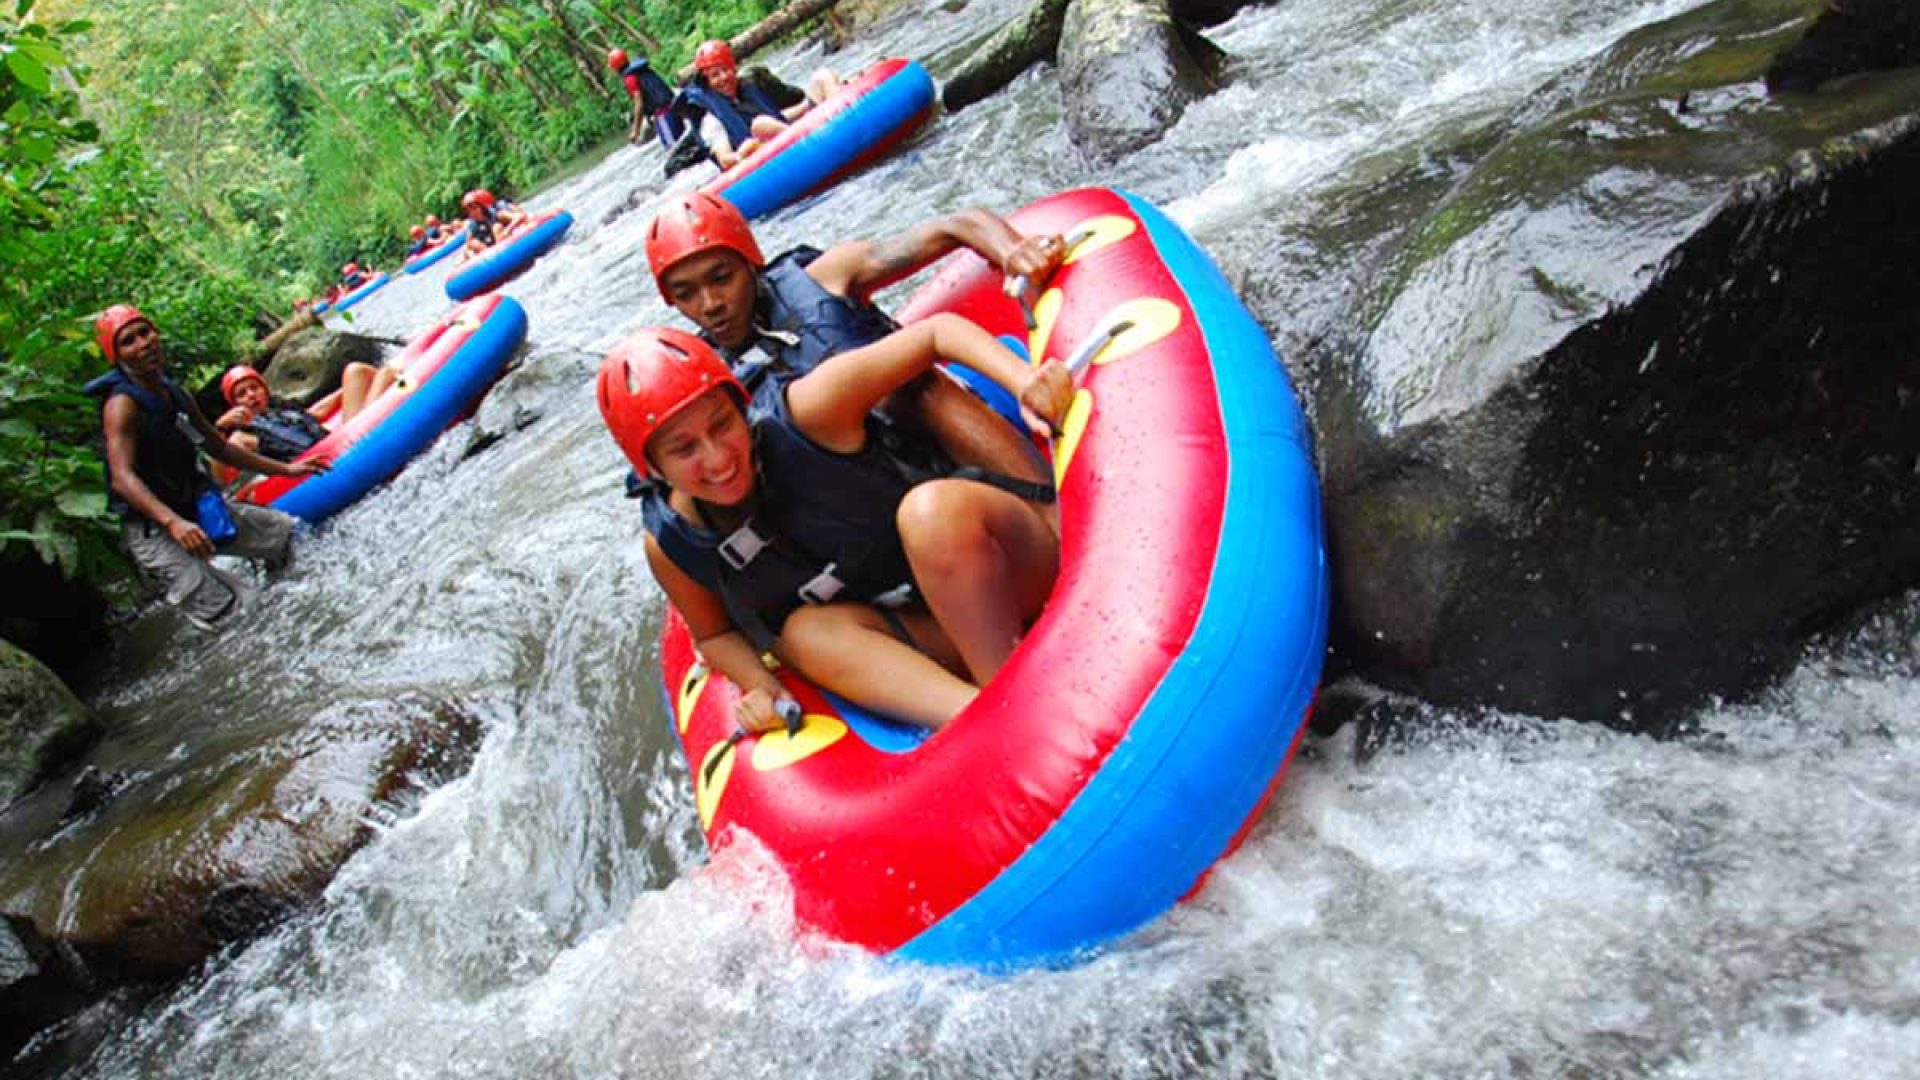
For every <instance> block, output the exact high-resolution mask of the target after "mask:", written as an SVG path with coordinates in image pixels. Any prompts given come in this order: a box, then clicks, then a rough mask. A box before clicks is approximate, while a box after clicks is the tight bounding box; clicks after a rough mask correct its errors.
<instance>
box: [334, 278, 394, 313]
mask: <svg viewBox="0 0 1920 1080" xmlns="http://www.w3.org/2000/svg"><path fill="white" fill-rule="evenodd" d="M392 280H393V279H392V278H390V277H388V276H387V273H386V271H384V270H382V271H381V272H380V273H378V274H375V275H374V276H373V280H372V281H369V282H367V283H366V284H364V285H362V286H360V287H359V288H357V289H355V290H353V291H352V292H350V293H348V294H347V295H345V296H343V297H341V298H340V299H338V300H336V301H334V303H333V310H335V311H345V310H347V309H348V308H350V307H352V306H353V305H355V304H357V303H359V302H360V301H362V300H365V299H366V298H367V297H369V296H372V295H373V294H374V293H376V292H378V291H380V289H381V288H382V287H383V286H385V285H386V283H387V282H389V281H392Z"/></svg>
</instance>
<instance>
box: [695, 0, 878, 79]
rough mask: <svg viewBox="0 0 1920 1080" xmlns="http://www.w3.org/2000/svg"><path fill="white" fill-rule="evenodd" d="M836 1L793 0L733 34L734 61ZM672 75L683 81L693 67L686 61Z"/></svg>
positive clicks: (742, 58) (754, 51)
mask: <svg viewBox="0 0 1920 1080" xmlns="http://www.w3.org/2000/svg"><path fill="white" fill-rule="evenodd" d="M839 2H840V0H793V3H791V4H788V5H787V6H786V7H783V8H781V9H780V10H779V11H776V12H774V13H773V14H771V15H769V16H767V17H766V18H764V19H761V20H760V21H759V22H757V23H754V24H753V25H752V26H749V27H747V28H746V29H745V30H742V31H741V32H740V33H738V34H735V35H734V36H733V37H732V38H731V39H729V40H728V41H727V44H728V46H730V47H731V48H732V49H733V55H734V58H735V59H736V60H744V59H745V58H747V57H748V56H751V55H753V54H754V53H756V52H759V51H760V50H761V49H763V48H765V47H766V46H767V45H768V43H770V42H772V41H774V40H775V39H777V38H779V37H780V36H781V35H783V34H785V33H787V32H788V31H789V30H792V29H794V28H795V27H797V26H799V25H800V24H802V23H804V22H806V21H807V20H809V19H812V18H814V17H815V16H817V15H819V14H821V13H822V12H826V11H831V10H833V6H834V5H835V4H837V3H839ZM675 74H676V75H677V76H678V77H679V79H680V81H681V82H686V81H687V80H688V79H691V78H693V74H694V67H693V65H692V64H688V65H687V66H685V67H683V68H681V69H680V70H679V71H678V72H676V73H675Z"/></svg>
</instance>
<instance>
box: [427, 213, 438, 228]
mask: <svg viewBox="0 0 1920 1080" xmlns="http://www.w3.org/2000/svg"><path fill="white" fill-rule="evenodd" d="M439 225H440V219H439V218H437V217H435V216H433V215H432V214H428V215H427V228H429V229H433V228H438V227H439Z"/></svg>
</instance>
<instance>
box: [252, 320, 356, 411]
mask: <svg viewBox="0 0 1920 1080" xmlns="http://www.w3.org/2000/svg"><path fill="white" fill-rule="evenodd" d="M381 351H382V349H381V343H380V342H379V341H378V340H376V339H374V338H368V337H361V336H360V335H358V334H349V333H346V332H344V331H341V330H327V329H324V328H321V327H312V328H309V329H306V330H302V331H300V332H299V333H297V334H295V335H293V336H292V337H291V338H289V339H287V341H286V343H285V344H283V345H281V346H280V349H279V351H278V352H276V353H274V355H273V362H272V364H270V365H269V366H268V367H267V368H266V370H265V371H263V372H261V374H262V375H264V376H265V377H266V380H267V386H268V387H269V388H270V389H271V390H272V391H273V395H274V396H275V397H279V398H285V399H287V400H288V401H292V402H296V403H298V404H301V405H311V404H313V403H314V402H316V401H318V400H320V399H321V398H323V397H325V396H327V395H328V394H330V393H332V392H333V391H334V390H336V389H338V388H339V386H340V373H341V372H343V371H345V370H346V369H347V365H348V364H351V363H362V364H378V363H380V358H381Z"/></svg>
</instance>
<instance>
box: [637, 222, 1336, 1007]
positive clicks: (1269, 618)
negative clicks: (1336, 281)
mask: <svg viewBox="0 0 1920 1080" xmlns="http://www.w3.org/2000/svg"><path fill="white" fill-rule="evenodd" d="M1012 221H1013V223H1014V225H1015V226H1016V227H1017V228H1019V229H1020V230H1021V231H1022V232H1024V233H1027V234H1029V235H1031V234H1036V233H1059V234H1061V235H1065V236H1067V237H1069V239H1070V240H1073V239H1077V240H1078V242H1077V243H1075V244H1074V245H1073V247H1072V248H1071V251H1070V254H1069V257H1068V261H1067V262H1066V263H1065V264H1064V265H1063V266H1062V268H1061V270H1060V272H1059V273H1058V274H1057V275H1056V276H1055V277H1054V279H1053V280H1052V281H1050V282H1048V283H1047V286H1046V289H1045V292H1044V293H1043V295H1042V297H1041V299H1040V302H1039V304H1038V305H1037V306H1036V309H1035V312H1036V316H1037V319H1038V322H1039V327H1038V329H1036V330H1035V331H1033V332H1032V334H1031V335H1029V334H1028V332H1027V330H1026V327H1025V324H1024V321H1023V319H1022V316H1021V313H1020V311H1019V310H1018V308H1017V307H1016V306H1015V305H1014V304H1013V302H1011V301H1009V300H1008V299H1007V298H1006V297H1005V296H1004V295H1003V294H1002V293H1001V291H1000V280H999V275H998V274H997V273H995V272H994V271H993V270H992V269H991V268H989V267H988V266H987V265H986V264H985V263H984V262H982V261H981V260H979V259H978V258H976V257H974V256H971V255H964V256H957V257H956V259H955V261H954V262H953V263H951V264H950V265H949V266H947V267H946V268H945V269H944V270H943V271H942V272H941V273H940V274H939V275H938V276H937V277H936V278H935V279H934V280H933V281H932V282H930V283H929V284H928V285H927V286H926V287H925V288H923V289H922V290H921V291H920V292H919V293H918V294H916V296H915V298H914V299H913V300H912V301H911V302H910V303H909V305H908V306H907V308H906V309H905V310H904V311H903V313H902V318H903V320H905V321H911V320H913V319H918V318H924V317H926V316H927V315H929V314H931V313H933V312H936V311H953V312H956V313H959V314H961V315H963V316H966V317H968V318H970V319H972V320H974V321H975V322H977V323H979V324H981V325H982V326H984V327H986V328H987V329H989V330H990V331H992V332H994V333H995V334H998V335H1004V336H1010V337H1012V338H1015V339H1018V340H1024V341H1026V342H1027V343H1028V345H1029V353H1030V355H1033V356H1049V357H1056V358H1061V359H1065V358H1068V357H1070V356H1072V355H1073V354H1075V353H1076V352H1079V351H1080V350H1081V349H1082V348H1084V347H1085V346H1086V345H1087V343H1089V342H1097V341H1100V340H1103V339H1106V338H1107V333H1106V332H1107V331H1108V330H1110V329H1111V330H1115V331H1116V332H1115V334H1114V335H1113V336H1112V337H1111V338H1110V340H1108V343H1107V344H1106V345H1105V346H1104V347H1103V348H1101V349H1100V351H1098V352H1097V353H1095V354H1094V357H1093V359H1092V362H1091V364H1090V365H1089V366H1088V367H1087V369H1086V370H1085V371H1084V372H1083V374H1082V375H1081V376H1080V377H1079V379H1078V391H1077V393H1076V397H1075V401H1074V405H1073V408H1072V410H1071V411H1070V413H1069V415H1068V417H1067V419H1066V421H1065V423H1064V424H1063V429H1062V434H1061V436H1060V438H1059V439H1058V440H1057V441H1056V442H1055V445H1054V467H1055V473H1056V477H1057V479H1058V485H1059V491H1060V499H1061V517H1062V540H1061V572H1060V577H1059V580H1058V582H1057V584H1056V586H1055V588H1054V592H1053V595H1052V597H1051V598H1050V599H1049V601H1048V604H1047V607H1046V610H1045V611H1044V612H1043V613H1042V615H1041V617H1040V619H1039V620H1038V621H1037V622H1036V623H1035V624H1034V626H1033V627H1032V629H1031V630H1030V631H1029V633H1028V635H1027V637H1026V638H1025V639H1024V640H1023V641H1022V642H1021V644H1020V647H1019V648H1018V649H1017V650H1016V651H1015V653H1014V655H1013V657H1012V658H1011V659H1010V660H1009V662H1008V663H1007V665H1006V666H1005V668H1003V669H1002V671H1001V673H1000V674H999V676H998V677H997V678H995V679H994V680H993V681H992V682H991V683H990V684H988V685H987V686H986V687H984V688H983V689H982V691H981V693H980V696H979V697H978V698H977V699H976V700H975V701H974V703H973V704H972V705H970V706H969V707H968V708H967V709H966V710H965V711H964V712H962V713H961V714H960V716H959V717H957V718H956V719H955V720H954V721H953V723H952V724H950V725H949V726H948V727H947V728H946V729H945V730H943V731H941V732H940V733H938V734H936V735H934V736H932V737H931V738H926V739H924V740H922V739H919V738H917V737H914V736H912V735H908V734H904V733H903V732H902V731H901V730H900V729H897V728H896V729H891V730H889V729H888V728H887V727H885V726H884V725H885V722H884V721H881V720H878V719H877V718H874V717H870V716H866V715H863V714H861V713H860V712H859V711H858V710H854V709H850V708H848V707H846V703H844V702H839V701H836V700H835V699H833V698H831V697H829V696H827V695H824V694H822V693H821V692H819V691H818V690H816V689H815V688H813V687H811V686H810V685H808V684H806V683H805V682H804V680H801V679H799V678H797V677H796V676H795V675H794V674H793V673H792V672H790V671H783V672H781V673H780V677H781V678H782V679H783V681H784V682H785V683H786V685H787V686H788V687H789V688H791V689H792V691H793V692H794V694H795V696H796V697H797V698H798V699H799V701H800V702H801V704H802V706H803V707H804V709H805V711H806V714H807V715H806V720H805V722H804V724H803V725H802V726H801V728H800V730H799V732H798V733H797V734H795V735H791V736H789V735H787V734H785V733H777V732H776V733H770V734H766V735H760V736H754V737H749V738H747V739H744V740H740V741H738V743H737V744H729V743H728V741H727V737H728V735H729V734H731V733H732V731H733V720H732V707H733V703H734V701H735V700H737V694H738V691H737V689H736V688H735V687H734V686H733V685H732V684H731V683H730V682H728V681H727V680H725V679H713V678H710V677H709V675H708V673H707V671H706V669H705V668H704V666H703V665H702V664H701V663H700V662H699V659H698V656H697V655H696V653H695V652H694V649H693V645H692V642H691V641H690V640H689V639H688V636H687V633H686V629H685V625H684V623H682V622H680V620H679V619H678V617H677V616H672V615H670V617H669V620H668V626H667V630H666V633H665V635H664V639H663V644H662V669H663V675H664V677H665V684H666V691H667V699H668V710H669V715H670V717H671V718H672V722H673V724H674V727H675V730H676V731H677V732H678V733H679V735H680V738H681V742H682V747H683V749H684V750H685V751H686V755H687V761H688V763H689V766H690V768H691V770H692V773H693V781H694V789H695V801H696V805H697V806H698V808H699V812H700V816H701V822H702V826H703V829H704V830H705V832H706V835H707V838H708V842H709V844H710V845H711V846H712V847H714V848H716V849H718V848H721V847H724V846H725V845H726V844H728V843H730V842H731V841H732V840H733V839H734V838H735V837H737V836H738V835H740V834H741V833H751V834H752V835H753V836H754V837H756V838H757V839H758V841H759V842H760V843H761V844H762V845H764V846H765V847H766V849H767V850H768V851H770V852H771V853H772V854H773V856H774V857H775V858H776V859H777V860H778V861H779V862H780V864H781V865H782V866H783V867H784V868H785V870H786V873H787V875H788V878H789V880H790V882H791V883H792V887H793V892H794V904H795V908H796V910H795V914H796V916H797V917H798V919H799V921H800V922H801V923H802V924H803V925H805V926H807V927H810V928H812V929H813V930H815V931H818V932H821V933H824V934H826V935H828V936H830V937H833V938H836V939H839V940H843V941H848V942H852V943H855V944H858V945H861V946H864V947H866V948H869V949H872V950H874V951H877V952H883V953H891V954H893V955H897V956H899V957H902V958H906V959H910V960H914V961H921V962H928V963H940V964H963V965H970V966H976V967H984V968H990V969H999V968H1008V967H1018V966H1025V965H1033V964H1052V963H1061V962H1068V961H1071V960H1073V959H1075V958H1077V957H1079V956H1081V955H1083V954H1084V953H1085V952H1086V951H1087V950H1089V949H1091V948H1094V947H1097V946H1098V945H1100V944H1101V943H1103V942H1106V941H1109V940H1111V939H1113V938H1115V937H1117V936H1119V935H1122V934H1125V933H1127V932H1129V931H1132V930H1134V929H1136V928H1138V927H1140V926H1142V925H1144V924H1146V923H1147V922H1149V921H1151V920H1152V919H1154V918H1156V917H1157V916H1159V915H1160V914H1161V913H1163V912H1165V911H1166V910H1168V909H1169V908H1171V907H1172V906H1173V905H1174V904H1175V903H1177V902H1178V901H1179V900H1180V899H1181V898H1182V897H1184V896H1186V895H1188V894H1189V893H1191V892H1192V891H1193V890H1194V889H1195V888H1196V887H1197V886H1198V885H1199V884H1200V882H1201V881H1202V880H1203V879H1204V877H1205V875H1206V874H1207V872H1208V870H1209V869H1210V868H1211V867H1212V866H1213V865H1214V863H1215V862H1217V861H1218V860H1219V859H1220V858H1222V857H1223V856H1225V855H1226V854H1227V853H1228V852H1230V851H1231V850H1232V849H1233V847H1234V846H1235V845H1236V844H1237V843H1238V842H1239V840H1240V838H1241V837H1242V836H1243V835H1244V833H1245V831H1246V830H1247V828H1248V827H1250V824H1251V823H1252V821H1253V820H1255V818H1256V816H1257V814H1258V812H1259V810H1260V808H1261V807H1262V806H1263V805H1264V803H1265V801H1266V799H1267V796H1268V795H1269V794H1270V793H1271V791H1272V790H1273V788H1274V787H1275V785H1276V784H1277V783H1278V781H1279V778H1280V776H1281V774H1282V772H1283V771H1284V769H1285V767H1286V765H1287V763H1288V762H1289V760H1291V757H1292V754H1293V751H1294V749H1295V748H1296V747H1297V745H1298V742H1299V739H1300V736H1301V734H1302V732H1303V731H1304V730H1305V726H1306V721H1307V718H1308V715H1309V712H1310V710H1311V707H1312V704H1313V700H1314V695H1315V692H1316V689H1317V687H1318V684H1319V678H1320V670H1321V662H1322V658H1323V654H1324V652H1325V647H1326V629H1327V606H1328V577H1327V566H1326V559H1325V551H1324V539H1323V535H1322V525H1321V516H1320V492H1319V484H1318V480H1317V477H1316V475H1315V472H1314V466H1313V457H1312V447H1311V439H1310V436H1309V433H1308V428H1307V424H1306V420H1305V417H1304V415H1303V413H1302V411H1301V409H1300V405H1299V403H1298V401H1297V400H1296V398H1295V396H1294V392H1293V388H1292V386H1291V385H1290V383H1289V381H1288V378H1287V373H1286V369H1285V368H1284V367H1283V366H1282V364H1281V363H1280V361H1279V359H1278V357H1276V355H1275V354H1274V351H1273V347H1272V344H1271V343H1270V342H1269V341H1268V339H1267V336H1266V334H1265V332H1264V331H1263V330H1262V329H1261V328H1260V326H1259V324H1258V323H1256V322H1255V321H1254V319H1253V318H1252V316H1251V315H1249V314H1248V313H1247V311H1246V309H1245V308H1244V307H1243V306H1242V305H1241V303H1240V301H1239V299H1238V298H1237V297H1236V296H1235V295H1234V293H1233V290H1232V288H1231V287H1230V286H1229V285H1228V284H1227V282H1226V280H1225V278H1224V277H1222V276H1221V274H1220V272H1219V271H1218V270H1217V269H1216V268H1215V267H1214V265H1213V263H1212V262H1211V260H1209V259H1208V257H1207V256H1206V254H1205V253H1204V252H1202V251H1201V250H1200V248H1199V247H1198V246H1197V245H1195V244H1194V243H1193V241H1192V240H1191V239H1189V238H1188V237H1187V236H1186V234H1185V233H1184V232H1182V231H1181V230H1180V228H1179V227H1178V226H1177V225H1175V224H1174V223H1173V222H1172V221H1171V220H1169V219H1168V218H1167V217H1166V216H1165V215H1163V214H1162V213H1160V212H1159V211H1158V210H1156V209H1155V208H1154V207H1152V206H1151V205H1150V204H1148V203H1146V202H1144V201H1142V200H1141V199H1139V198H1137V197H1135V196H1133V195H1130V194H1127V193H1125V192H1120V191H1115V190H1111V189H1104V188H1094V189H1084V190H1079V191H1070V192H1066V193H1063V194H1060V195H1056V196H1053V197H1052V198H1049V199H1045V200H1042V201H1041V202H1039V203H1036V204H1034V205H1032V206H1030V207H1027V208H1025V209H1023V210H1021V211H1019V212H1017V213H1015V214H1014V215H1012ZM709 770H711V771H709Z"/></svg>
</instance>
